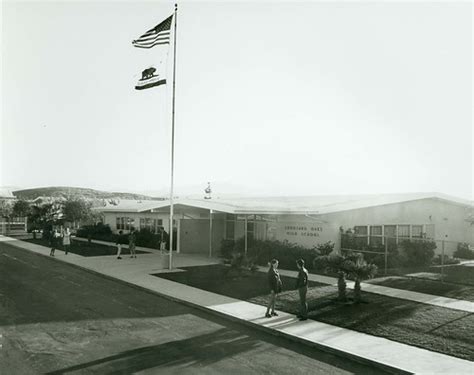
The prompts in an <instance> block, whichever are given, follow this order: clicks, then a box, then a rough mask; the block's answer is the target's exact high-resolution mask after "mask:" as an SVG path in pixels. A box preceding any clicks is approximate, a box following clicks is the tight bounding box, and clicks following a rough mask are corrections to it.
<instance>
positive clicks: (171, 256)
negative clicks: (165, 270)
mask: <svg viewBox="0 0 474 375" xmlns="http://www.w3.org/2000/svg"><path fill="white" fill-rule="evenodd" d="M177 16H178V4H175V5H174V43H173V100H172V108H171V188H170V261H169V269H170V270H172V269H173V233H174V232H173V229H174V228H173V208H174V207H173V183H174V108H175V91H176V25H177V23H178V19H177Z"/></svg>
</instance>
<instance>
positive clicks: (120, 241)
mask: <svg viewBox="0 0 474 375" xmlns="http://www.w3.org/2000/svg"><path fill="white" fill-rule="evenodd" d="M136 241H137V233H136V232H135V228H132V229H131V230H130V233H129V234H128V236H127V235H125V234H124V233H123V231H122V230H119V232H118V235H117V238H116V240H115V244H116V245H117V259H122V257H121V256H120V255H121V254H122V246H123V245H126V244H127V243H128V249H129V250H130V258H136V257H137V251H136V245H135V243H136Z"/></svg>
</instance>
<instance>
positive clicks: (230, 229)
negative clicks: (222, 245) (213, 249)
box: [225, 220, 235, 240]
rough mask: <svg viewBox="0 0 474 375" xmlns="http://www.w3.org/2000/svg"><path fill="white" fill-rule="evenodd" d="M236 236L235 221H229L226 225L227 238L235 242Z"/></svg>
mask: <svg viewBox="0 0 474 375" xmlns="http://www.w3.org/2000/svg"><path fill="white" fill-rule="evenodd" d="M234 236H235V221H230V220H227V221H226V223H225V238H226V240H233V239H234Z"/></svg>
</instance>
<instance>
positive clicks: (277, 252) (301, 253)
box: [221, 238, 334, 269]
mask: <svg viewBox="0 0 474 375" xmlns="http://www.w3.org/2000/svg"><path fill="white" fill-rule="evenodd" d="M333 249H334V243H332V242H327V243H325V244H321V245H319V248H318V247H316V248H313V249H308V248H306V247H303V246H299V245H296V244H292V243H289V242H287V241H285V242H281V241H271V240H265V241H263V240H249V241H248V242H247V259H249V260H251V261H252V262H254V263H255V267H256V265H257V264H259V265H261V266H266V265H268V262H269V261H270V260H271V259H273V258H276V259H278V261H279V263H280V267H281V268H286V269H296V260H298V259H299V258H302V259H304V261H305V264H306V266H307V268H310V269H311V268H312V267H313V260H314V258H315V257H316V256H318V255H319V254H320V252H323V253H326V252H331V251H332V250H333ZM239 253H240V254H245V238H239V239H237V240H235V241H233V240H223V241H222V242H221V255H222V256H223V257H224V258H226V259H231V258H232V256H233V255H234V256H236V254H239Z"/></svg>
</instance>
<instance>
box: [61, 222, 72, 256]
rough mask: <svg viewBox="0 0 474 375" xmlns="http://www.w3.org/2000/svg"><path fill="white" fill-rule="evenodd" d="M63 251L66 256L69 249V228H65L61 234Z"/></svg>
mask: <svg viewBox="0 0 474 375" xmlns="http://www.w3.org/2000/svg"><path fill="white" fill-rule="evenodd" d="M62 237H63V249H64V253H65V254H66V255H67V253H68V252H69V249H70V248H71V231H70V230H69V227H66V229H65V230H64V232H63V235H62Z"/></svg>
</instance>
